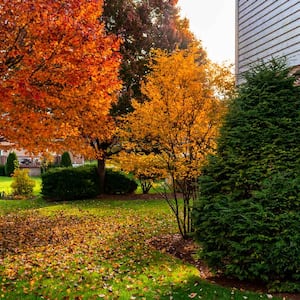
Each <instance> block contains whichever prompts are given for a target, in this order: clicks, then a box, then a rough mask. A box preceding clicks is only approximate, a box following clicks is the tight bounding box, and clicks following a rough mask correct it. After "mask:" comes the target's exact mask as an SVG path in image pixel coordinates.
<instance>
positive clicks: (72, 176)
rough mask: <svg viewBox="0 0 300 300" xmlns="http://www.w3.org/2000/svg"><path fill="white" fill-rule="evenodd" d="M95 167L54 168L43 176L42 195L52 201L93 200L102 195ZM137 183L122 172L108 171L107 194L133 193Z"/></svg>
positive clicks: (106, 180)
mask: <svg viewBox="0 0 300 300" xmlns="http://www.w3.org/2000/svg"><path fill="white" fill-rule="evenodd" d="M99 187H100V185H99V177H98V174H97V168H96V167H95V166H91V165H89V166H81V167H77V168H73V167H69V168H52V169H49V170H48V171H47V172H45V173H43V174H42V195H43V196H44V197H45V198H47V199H51V200H57V201H62V200H75V199H85V198H93V197H96V196H97V195H99V194H100V188H99ZM136 188H137V183H136V182H135V181H134V180H133V179H131V178H129V177H128V176H127V175H126V174H124V173H122V172H117V171H112V170H110V169H108V170H106V176H105V193H106V194H128V193H133V192H134V191H135V190H136Z"/></svg>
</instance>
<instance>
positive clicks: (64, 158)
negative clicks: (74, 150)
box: [60, 152, 72, 167]
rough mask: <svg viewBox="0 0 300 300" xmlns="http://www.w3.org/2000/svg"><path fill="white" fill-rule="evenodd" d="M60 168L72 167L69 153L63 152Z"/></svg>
mask: <svg viewBox="0 0 300 300" xmlns="http://www.w3.org/2000/svg"><path fill="white" fill-rule="evenodd" d="M60 166H61V167H72V161H71V157H70V154H69V152H64V153H63V154H62V156H61V163H60Z"/></svg>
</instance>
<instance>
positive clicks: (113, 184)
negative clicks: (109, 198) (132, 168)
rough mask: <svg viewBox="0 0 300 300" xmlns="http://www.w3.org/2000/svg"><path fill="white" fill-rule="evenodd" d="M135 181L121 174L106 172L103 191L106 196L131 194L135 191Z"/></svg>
mask: <svg viewBox="0 0 300 300" xmlns="http://www.w3.org/2000/svg"><path fill="white" fill-rule="evenodd" d="M137 186H138V185H137V183H136V182H135V180H133V179H131V178H129V176H128V175H126V174H125V173H123V172H119V171H113V170H111V169H107V170H106V175H105V185H104V191H105V193H106V194H131V193H133V192H134V191H135V190H136V189H137Z"/></svg>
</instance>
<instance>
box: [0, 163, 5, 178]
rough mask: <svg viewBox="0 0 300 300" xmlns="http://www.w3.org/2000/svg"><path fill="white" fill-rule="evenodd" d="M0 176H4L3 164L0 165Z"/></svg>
mask: <svg viewBox="0 0 300 300" xmlns="http://www.w3.org/2000/svg"><path fill="white" fill-rule="evenodd" d="M0 176H5V165H0Z"/></svg>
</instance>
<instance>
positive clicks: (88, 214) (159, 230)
mask: <svg viewBox="0 0 300 300" xmlns="http://www.w3.org/2000/svg"><path fill="white" fill-rule="evenodd" d="M34 201H35V200H32V202H31V204H30V205H29V204H28V202H27V203H26V204H25V202H22V201H20V202H19V203H20V205H19V206H18V205H17V204H18V202H12V201H4V200H2V201H0V298H3V299H124V300H127V299H169V300H171V299H174V300H177V299H193V298H194V299H209V300H210V299H268V298H269V296H270V295H266V294H254V293H250V292H240V291H239V290H238V289H236V288H223V287H220V286H217V285H212V284H211V283H209V282H207V281H205V280H203V279H202V278H201V276H202V275H203V274H202V273H201V272H199V268H197V266H195V265H193V264H190V263H189V262H188V261H187V260H186V259H182V258H183V257H181V259H178V258H176V257H175V256H174V255H170V253H171V252H170V249H169V248H167V247H164V246H162V245H163V244H162V243H160V244H159V243H158V242H157V241H158V240H161V241H163V240H164V239H163V238H162V237H166V240H168V241H170V238H168V237H170V236H175V237H176V236H177V237H178V235H176V224H175V221H174V219H173V217H172V215H171V213H170V211H169V209H168V207H167V205H166V204H165V203H164V202H163V201H162V200H154V199H151V200H124V201H118V200H114V199H111V200H104V199H100V200H99V199H97V200H90V201H77V202H70V203H51V204H47V203H44V202H41V200H39V201H37V202H36V203H35V202H34ZM158 237H161V238H160V239H158ZM175 240H177V242H178V243H177V246H176V243H175V244H173V248H174V247H175V248H176V249H179V248H178V247H179V245H180V244H182V241H181V239H180V237H178V238H177V239H175ZM155 241H156V242H155ZM159 245H160V246H159ZM188 247H192V245H191V244H190V245H189V246H188ZM175 248H174V249H175ZM185 249H187V248H185ZM190 250H193V249H191V248H190ZM182 253H183V254H184V255H186V254H187V251H185V252H184V251H183V252H182ZM189 253H192V252H191V251H190V252H189ZM172 254H174V253H172ZM177 254H178V253H177ZM176 256H178V255H176ZM186 257H187V256H186ZM200 271H201V270H200Z"/></svg>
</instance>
